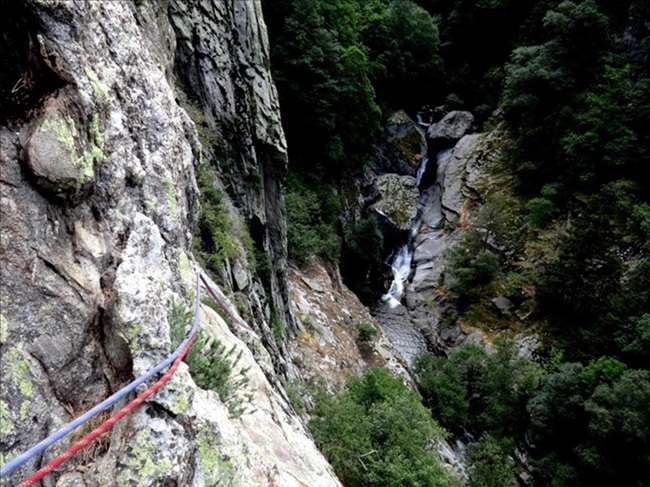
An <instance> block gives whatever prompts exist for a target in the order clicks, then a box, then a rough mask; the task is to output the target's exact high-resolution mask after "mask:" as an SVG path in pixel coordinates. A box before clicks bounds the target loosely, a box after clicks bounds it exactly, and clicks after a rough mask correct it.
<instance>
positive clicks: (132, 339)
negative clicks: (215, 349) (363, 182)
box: [0, 0, 340, 487]
mask: <svg viewBox="0 0 650 487" xmlns="http://www.w3.org/2000/svg"><path fill="white" fill-rule="evenodd" d="M217 7H218V9H217V10H214V8H217ZM183 8H186V9H187V10H183ZM194 8H196V9H199V8H200V9H203V10H200V12H201V13H202V15H203V16H204V18H203V19H202V21H203V22H205V23H210V22H212V23H213V24H214V25H213V30H210V31H208V30H204V27H202V26H201V25H200V24H192V22H194V21H195V20H196V19H195V18H194V19H193V18H192V16H191V15H190V13H189V12H190V11H192V9H194ZM169 13H171V17H172V19H173V20H174V22H175V28H176V33H178V31H179V27H178V25H176V22H177V21H178V19H179V18H182V17H183V15H185V13H186V14H187V16H188V17H189V18H188V19H186V22H185V24H183V23H181V25H193V27H192V28H193V29H194V31H193V32H192V36H193V39H194V41H195V42H197V44H196V45H198V46H199V47H198V48H197V49H198V50H199V51H200V52H203V51H202V50H203V49H204V48H205V46H206V45H208V44H211V45H212V46H216V47H215V49H218V48H220V46H221V47H223V46H224V45H225V44H223V43H222V40H223V39H228V40H229V41H230V42H231V44H229V45H230V46H231V47H237V46H240V47H241V49H240V50H237V49H230V50H229V51H228V52H226V53H225V54H224V55H223V57H221V58H219V59H221V61H223V62H226V60H227V59H229V61H228V62H229V63H230V65H231V66H232V67H233V70H235V69H240V70H241V72H243V73H246V75H245V76H244V78H246V77H247V76H248V77H249V78H250V79H249V80H250V83H248V84H237V85H236V89H235V91H234V92H236V93H237V96H236V97H235V98H234V99H233V100H229V99H228V97H226V98H223V99H219V101H218V102H215V106H216V105H219V104H223V105H219V106H223V107H226V108H224V110H225V111H226V112H228V110H229V112H228V113H235V110H236V113H237V114H238V115H239V116H240V117H242V118H243V119H244V120H245V125H246V126H247V127H249V129H248V132H246V131H243V132H244V133H246V134H248V135H249V136H250V144H249V145H248V146H246V147H248V149H247V151H248V152H245V153H243V154H240V155H237V154H236V153H233V160H239V161H244V162H242V164H245V165H246V164H247V166H246V167H249V166H250V165H251V164H252V165H254V167H255V168H257V169H259V170H260V171H261V173H262V178H261V179H262V187H263V190H262V189H260V190H258V191H256V192H254V195H253V196H251V198H250V199H249V200H248V201H249V203H248V206H246V207H245V215H246V217H248V218H249V219H253V220H254V219H255V218H257V219H258V220H259V222H260V228H261V230H260V235H261V236H257V239H256V242H259V243H260V244H261V246H262V248H268V249H269V250H270V252H271V253H272V255H273V261H274V265H275V266H276V271H278V269H279V268H280V267H281V266H282V265H283V262H284V261H283V254H282V251H283V247H282V246H283V242H284V240H283V227H282V225H283V223H282V219H279V218H277V216H278V215H279V214H281V212H282V205H281V200H280V199H278V198H280V197H279V196H278V195H279V183H278V179H277V177H276V176H277V174H279V173H281V171H282V170H283V169H282V168H283V164H284V163H286V158H285V156H284V150H283V137H282V134H281V131H280V129H279V125H278V124H277V113H275V115H274V112H275V110H276V108H277V106H276V104H275V103H276V102H275V101H274V100H276V98H275V94H274V89H273V87H272V84H271V82H270V76H269V75H268V69H267V68H268V66H267V64H268V63H265V61H264V59H263V57H262V58H256V57H254V56H253V57H251V58H246V59H242V56H243V54H242V53H244V52H245V51H246V49H249V50H250V51H251V52H265V49H266V47H265V45H266V44H265V43H266V37H265V31H264V27H263V22H262V20H261V18H260V17H259V15H257V14H259V3H258V2H236V1H233V2H231V3H227V4H224V3H219V4H218V5H217V4H216V3H215V4H213V3H212V2H207V1H205V2H196V4H193V3H190V2H188V3H181V2H174V3H169V2H167V1H165V0H161V1H153V0H149V1H147V2H133V1H130V0H115V1H110V2H108V1H107V2H86V1H83V0H74V1H67V0H66V1H63V0H33V1H26V2H21V3H20V6H19V8H16V9H15V10H12V12H11V13H9V14H8V16H9V19H10V20H9V21H7V22H8V24H9V25H16V26H20V28H14V27H12V28H11V29H9V30H8V31H7V32H9V33H10V34H11V35H9V34H8V35H7V36H5V37H4V40H6V41H7V42H6V45H5V46H4V48H3V50H2V53H0V57H1V58H2V59H1V61H2V63H1V65H2V66H10V69H9V71H8V73H9V74H10V75H8V74H6V73H2V74H1V75H0V92H1V93H5V94H6V93H11V96H10V99H8V101H5V102H4V103H6V104H8V105H7V106H8V107H9V109H8V110H3V112H2V116H1V118H0V164H1V165H0V224H1V227H0V258H1V259H2V266H1V267H0V273H1V274H0V282H1V286H0V354H1V355H2V361H1V364H0V374H1V375H0V382H1V383H2V385H3V386H2V388H0V421H1V422H2V425H1V426H2V436H1V437H0V454H1V455H0V463H3V464H4V463H5V462H6V461H8V460H10V459H11V458H13V457H15V456H16V455H17V454H19V453H21V452H23V451H25V450H26V449H28V448H29V447H31V446H32V445H34V444H36V443H37V442H39V441H40V440H42V439H43V438H45V437H46V436H47V435H48V434H50V433H52V432H53V431H55V430H57V429H58V428H59V427H60V426H62V425H63V424H65V423H67V422H69V421H70V420H71V419H72V418H73V417H74V416H77V415H79V414H80V413H81V412H83V411H85V410H87V409H89V408H90V407H92V406H94V405H95V404H97V403H98V402H100V401H101V400H102V399H104V398H106V397H107V396H109V395H110V394H112V393H113V392H115V391H116V390H118V389H119V388H120V387H122V386H123V385H124V384H126V383H128V382H130V381H131V380H132V379H133V378H134V377H137V376H140V375H141V374H142V373H144V372H146V371H147V370H149V369H150V368H152V366H154V365H155V364H157V363H159V362H160V361H162V360H163V359H164V358H165V357H167V356H168V355H169V353H170V352H169V351H170V345H171V344H170V340H171V339H170V328H169V324H168V318H169V315H170V301H171V300H172V299H173V300H176V301H182V302H188V303H189V302H191V297H192V295H193V294H194V284H193V270H194V269H196V268H197V265H196V263H194V262H193V257H192V253H191V248H192V235H193V231H194V228H195V226H196V219H197V215H198V212H199V208H198V192H197V185H196V182H195V176H194V169H195V166H196V165H197V164H198V163H199V162H200V160H201V158H202V156H203V149H202V147H201V145H200V144H199V139H198V137H197V131H196V126H195V124H194V123H193V122H192V120H191V119H190V118H189V117H188V115H187V114H186V112H185V111H184V110H183V109H182V108H181V107H180V106H179V104H178V101H177V100H178V98H179V93H178V92H177V91H175V88H174V86H173V85H172V83H171V80H172V79H173V75H172V72H173V71H172V67H173V66H174V53H175V52H176V47H175V43H176V34H175V31H174V29H173V28H172V26H171V25H170V23H169V21H168V18H169V17H168V14H169ZM224 18H226V19H228V22H225V23H223V22H222V20H223V19H224ZM192 19H193V20H192ZM210 19H212V20H210ZM3 22H4V21H3ZM3 25H4V24H3ZM233 25H237V26H240V28H239V29H238V30H236V31H233V30H232V28H231V27H232V26H233ZM215 32H216V33H218V35H219V36H220V37H217V38H216V39H212V38H211V36H212V35H213V34H215ZM233 32H236V35H235V34H234V33H233ZM215 35H216V34H215ZM185 40H186V39H185V38H183V37H182V36H181V37H180V40H179V42H185ZM257 43H259V45H260V46H262V47H256V48H253V47H251V46H254V45H256V44H257ZM14 55H15V56H14ZM234 55H237V57H233V56H234ZM243 57H244V58H245V56H243ZM16 59H18V60H19V61H15V60H16ZM21 63H23V64H21ZM219 66H220V67H219V69H221V68H222V67H223V66H221V65H219ZM12 69H13V70H14V71H12ZM223 69H224V70H226V68H225V67H224V68H223ZM226 71H227V70H226ZM15 73H18V76H21V78H20V79H21V80H22V81H21V82H20V83H18V84H16V79H15V78H14V74H15ZM250 73H257V74H259V73H263V74H262V75H260V76H262V79H266V80H267V84H266V85H265V84H264V83H261V84H260V83H259V81H260V78H259V77H258V76H257V75H255V74H250ZM264 73H265V74H264ZM224 76H225V79H228V77H229V76H230V75H229V74H226V75H224ZM207 79H208V78H206V80H207ZM213 83H215V90H218V88H216V87H217V86H218V84H219V82H217V78H215V79H213ZM233 89H234V88H233ZM12 90H13V91H12ZM209 93H211V95H210V96H216V91H214V92H209ZM242 100H248V101H249V102H250V104H249V105H247V104H246V103H243V104H242ZM253 100H255V103H256V106H255V108H254V109H253ZM231 102H232V103H231ZM229 103H230V104H229ZM274 120H275V121H274ZM251 151H254V152H255V153H256V155H257V158H256V159H251V158H250V152H251ZM267 163H268V164H267ZM251 167H252V166H251ZM238 169H241V167H240V168H238ZM241 177H243V176H241ZM247 194H248V193H247ZM278 202H279V203H278ZM253 215H254V216H253ZM237 274H238V275H239V279H238V282H239V285H240V286H244V284H243V283H244V282H245V281H246V279H245V276H244V277H242V275H241V273H240V272H239V271H237ZM280 276H281V273H280V272H279V271H278V272H276V276H275V277H274V284H273V286H274V296H276V298H277V303H276V306H278V307H279V308H280V309H282V308H283V307H287V308H288V300H287V296H288V293H287V292H285V291H283V288H282V286H283V284H282V282H281V281H282V278H281V277H280ZM256 285H257V284H252V283H251V281H250V280H248V281H247V285H246V286H245V287H247V288H249V287H250V288H253V287H255V286H256ZM215 288H217V289H218V286H215ZM224 299H225V297H224ZM225 301H226V302H227V303H228V308H229V311H230V313H232V314H234V315H237V313H238V311H237V307H236V306H234V305H233V304H232V302H231V301H229V300H227V299H225ZM260 308H261V306H260ZM266 311H268V309H267V310H266ZM253 317H254V318H255V320H254V321H255V323H254V325H255V326H254V327H253V326H244V325H243V324H242V323H240V322H237V323H236V324H235V325H232V326H233V328H232V330H231V329H230V328H229V327H228V326H226V325H225V324H224V323H223V322H222V321H221V320H220V319H219V318H218V317H217V316H216V314H215V313H213V312H212V311H211V310H209V309H207V308H204V309H203V310H202V329H204V331H205V333H208V334H209V335H210V336H213V337H215V338H218V339H219V340H220V341H222V342H223V343H224V344H228V345H232V346H234V347H235V350H240V351H241V353H242V359H241V362H240V365H241V366H246V367H249V370H248V371H247V372H245V373H246V374H247V376H248V379H249V383H250V389H249V390H248V391H247V392H248V393H250V394H251V396H250V400H247V401H249V402H248V404H249V405H250V412H249V413H247V414H244V415H242V416H241V417H237V416H236V415H234V414H232V413H231V412H230V411H229V410H228V407H227V405H226V404H224V402H223V401H222V400H221V399H220V398H219V396H218V395H217V394H216V393H215V392H213V391H207V390H202V389H200V388H198V387H197V386H196V384H195V383H194V381H193V379H192V378H191V375H190V373H189V372H188V369H187V367H186V366H185V365H183V364H181V367H180V369H179V371H178V372H177V375H175V376H174V377H173V378H172V380H171V381H170V382H169V383H168V384H167V385H166V386H165V387H164V388H163V389H162V390H161V391H159V392H158V393H156V394H155V395H154V396H152V397H151V398H149V399H148V400H147V401H146V402H145V403H144V404H143V405H142V406H141V407H140V408H138V409H137V410H136V411H135V412H134V413H133V414H132V415H130V416H127V417H126V418H124V419H122V420H121V421H119V422H118V423H117V424H116V426H115V427H114V429H112V430H111V431H110V432H109V433H106V434H104V435H102V437H101V438H100V441H98V442H97V443H96V444H94V445H93V446H92V447H91V448H90V450H84V452H85V453H84V454H79V455H77V456H75V457H74V458H72V459H71V460H70V461H69V462H68V463H67V464H64V465H63V466H62V467H60V469H59V470H58V471H56V472H54V473H53V474H51V475H50V476H49V477H48V478H47V480H46V481H45V483H44V485H48V486H59V487H61V486H85V487H91V486H92V487H94V486H97V487H99V486H102V487H104V486H120V487H121V486H129V485H133V486H135V485H137V486H160V485H183V486H192V487H199V486H216V485H245V486H249V485H250V486H257V485H259V486H264V485H278V486H338V485H340V483H339V482H338V480H337V479H336V477H335V476H334V474H333V472H332V470H331V468H330V466H329V465H328V464H327V462H326V461H325V459H324V458H323V456H322V455H321V454H320V452H319V451H318V450H317V449H316V447H315V445H314V444H313V442H312V440H311V437H310V436H309V434H308V432H307V431H306V429H305V427H304V426H303V424H302V422H301V420H300V419H299V418H298V416H297V415H296V413H295V412H294V411H293V408H292V407H291V406H290V404H289V403H288V402H287V400H286V398H285V393H284V391H283V390H282V389H281V388H279V387H278V386H277V384H278V383H279V380H278V378H277V377H276V376H275V372H274V369H277V366H276V364H275V363H274V362H273V358H272V356H271V355H270V354H269V353H268V351H267V348H268V344H267V343H266V342H267V339H266V338H265V335H264V333H263V332H258V331H257V330H258V329H259V328H260V327H262V325H264V326H266V330H268V325H266V322H265V320H266V317H265V316H264V315H261V316H257V315H255V316H251V318H253ZM260 323H261V324H262V325H260ZM241 392H242V393H243V392H244V391H241ZM129 399H130V398H129ZM123 405H124V404H123V403H122V404H118V406H119V407H121V406H123ZM102 418H103V419H105V418H106V415H103V416H102ZM96 424H98V423H94V424H93V426H95V425H96ZM85 432H86V431H84V432H83V433H85ZM76 435H77V433H75V434H74V435H71V436H70V437H67V438H64V439H63V440H62V441H60V442H59V443H57V444H56V445H55V446H53V447H51V448H48V449H47V450H46V452H45V453H44V454H43V455H39V456H37V457H35V458H33V459H31V460H29V461H28V462H27V463H26V464H25V466H23V467H22V468H20V469H18V470H16V471H15V472H13V473H11V474H10V475H9V476H8V477H6V478H3V479H2V481H3V483H5V482H6V483H7V485H16V484H18V482H19V481H20V480H21V479H22V478H24V477H25V476H26V475H28V474H30V473H32V472H34V471H36V470H37V469H38V468H39V467H40V466H42V465H44V464H45V463H46V462H47V461H48V460H49V459H51V458H52V457H53V456H54V455H56V454H58V453H60V452H61V451H63V450H64V449H65V448H66V447H67V446H69V444H70V442H71V440H72V436H75V438H74V439H78V438H77V437H76Z"/></svg>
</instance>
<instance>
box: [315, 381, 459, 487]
mask: <svg viewBox="0 0 650 487" xmlns="http://www.w3.org/2000/svg"><path fill="white" fill-rule="evenodd" d="M313 413H314V414H313V419H312V421H310V423H309V427H310V430H311V431H312V433H313V435H314V438H315V440H316V443H317V445H318V447H319V448H320V450H321V451H322V452H323V453H324V454H325V456H326V458H327V459H328V460H329V461H330V463H331V464H332V466H333V467H334V469H335V471H336V473H337V475H338V476H339V478H340V479H341V481H342V482H343V484H344V485H346V486H347V487H357V486H359V487H360V486H363V487H375V486H376V487H399V486H408V485H412V486H422V487H438V486H440V487H442V486H445V487H448V486H450V485H454V483H453V480H452V479H451V478H450V477H449V475H448V474H447V472H446V471H445V469H444V467H442V465H441V464H440V462H439V461H438V458H437V456H436V452H435V444H436V441H438V440H440V439H441V438H442V437H443V436H444V432H443V430H442V429H441V428H440V427H439V426H438V425H437V424H436V422H435V421H434V420H433V419H432V418H431V413H430V412H429V411H428V410H427V409H426V408H425V407H424V406H422V404H420V402H419V399H418V397H417V395H416V394H415V393H414V392H413V391H412V390H410V389H408V388H407V387H406V386H405V385H404V383H403V382H402V380H401V379H399V378H397V377H393V376H392V375H391V374H390V372H388V371H387V370H386V369H382V368H374V369H371V370H369V371H368V372H366V374H365V375H364V376H363V377H361V378H356V379H352V380H351V381H349V382H348V384H347V390H346V391H345V392H344V393H342V394H340V395H338V396H331V395H327V394H324V393H320V394H318V395H317V396H316V407H315V409H314V412H313Z"/></svg>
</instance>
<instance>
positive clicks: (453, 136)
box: [427, 111, 474, 150]
mask: <svg viewBox="0 0 650 487" xmlns="http://www.w3.org/2000/svg"><path fill="white" fill-rule="evenodd" d="M473 122H474V116H473V115H472V114H471V113H470V112H462V111H453V112H449V113H448V114H446V115H445V116H444V117H442V120H440V121H439V122H436V123H434V124H433V125H431V126H430V127H429V128H428V129H427V140H428V142H429V150H432V149H433V150H438V149H440V148H443V147H451V146H453V145H454V144H455V143H456V141H457V140H459V139H460V138H461V137H462V136H463V135H465V133H466V132H467V130H468V129H469V128H470V127H471V125H472V123H473Z"/></svg>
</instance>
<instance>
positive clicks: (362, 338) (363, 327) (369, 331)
mask: <svg viewBox="0 0 650 487" xmlns="http://www.w3.org/2000/svg"><path fill="white" fill-rule="evenodd" d="M357 331H358V332H359V336H358V337H357V341H358V342H371V341H372V340H373V339H374V338H375V337H376V336H377V334H378V333H379V332H378V331H377V328H375V327H374V326H372V325H371V324H370V323H359V324H358V325H357Z"/></svg>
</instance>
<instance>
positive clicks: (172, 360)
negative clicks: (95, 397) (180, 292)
mask: <svg viewBox="0 0 650 487" xmlns="http://www.w3.org/2000/svg"><path fill="white" fill-rule="evenodd" d="M200 280H202V281H203V282H204V283H205V285H206V287H207V288H208V289H209V286H208V284H207V282H206V280H205V278H204V277H203V276H202V274H201V271H197V273H196V301H195V310H194V320H193V322H192V328H191V330H190V332H189V334H188V336H187V338H185V340H183V342H181V344H180V345H179V346H178V347H177V348H176V350H175V351H174V353H172V354H171V355H170V356H169V357H168V358H167V359H165V360H164V361H162V362H160V363H159V364H158V365H156V366H155V367H154V368H152V369H151V370H150V371H149V372H147V373H146V374H144V375H142V376H140V377H138V378H137V379H136V380H134V381H133V382H131V383H130V384H128V385H126V386H125V387H123V388H122V389H120V390H119V391H117V392H116V393H115V394H113V395H112V396H110V397H109V398H107V399H105V400H104V401H102V402H101V403H99V404H98V405H97V406H95V407H94V408H92V409H90V410H89V411H87V412H86V413H84V414H82V415H81V416H79V417H78V418H77V419H75V420H74V421H72V422H70V423H68V424H67V425H66V426H64V427H63V428H61V429H59V430H58V431H56V432H54V433H53V434H51V435H50V436H48V437H47V438H46V439H44V440H43V441H41V442H40V443H38V444H37V445H35V446H33V447H32V448H30V449H29V450H27V451H25V452H24V453H21V454H20V455H18V456H17V457H15V458H14V459H12V460H11V461H10V462H8V463H6V464H5V465H3V466H2V467H0V478H2V477H4V476H5V475H7V474H9V473H10V472H12V471H13V470H15V469H17V468H18V467H20V466H22V465H24V464H25V462H27V461H28V460H29V459H30V458H33V457H34V456H36V455H39V454H41V453H43V452H44V451H45V449H46V448H48V447H49V446H51V445H53V444H54V443H56V442H57V441H59V440H60V439H62V438H63V437H65V436H66V435H68V434H69V433H71V432H72V431H74V430H75V429H76V428H78V427H79V426H80V425H82V424H84V423H86V422H88V421H89V420H91V419H92V418H94V417H95V416H97V415H98V414H99V413H101V412H102V411H104V410H105V409H107V408H108V407H110V406H112V405H113V404H115V403H116V402H117V401H119V400H120V399H122V398H124V397H125V396H126V395H127V394H129V393H130V392H131V391H133V390H134V389H135V388H136V387H138V386H139V385H140V384H142V383H143V382H145V381H147V380H148V379H150V378H151V377H153V376H154V375H156V374H157V373H158V372H160V371H161V370H162V369H164V368H165V367H167V366H169V365H170V364H171V367H170V369H169V370H168V371H167V373H166V374H165V375H164V376H163V377H161V378H160V379H159V380H158V381H157V382H156V383H155V384H153V385H152V386H151V387H149V388H148V389H147V390H146V391H145V392H143V393H142V394H141V395H140V396H138V397H137V398H136V399H134V400H133V401H131V402H130V403H129V404H128V405H126V406H125V407H124V408H122V409H121V410H120V411H119V412H118V413H116V414H115V415H114V416H112V417H111V418H109V419H108V420H107V421H105V422H104V423H102V424H101V425H100V426H98V427H97V428H95V429H94V430H93V431H91V432H90V433H88V434H87V435H86V436H84V437H83V438H82V439H81V440H79V441H77V442H76V443H74V444H73V445H72V446H71V447H70V448H68V449H67V450H66V451H65V452H63V453H62V454H61V455H59V456H57V457H56V458H54V459H53V460H52V461H50V462H49V463H48V464H47V465H45V466H44V467H43V468H41V469H40V470H39V471H38V472H36V473H34V474H33V475H31V476H29V477H28V478H27V479H25V480H24V481H23V482H21V483H20V484H19V487H27V486H31V485H33V484H34V483H35V482H37V481H39V480H40V479H42V478H43V477H44V476H45V475H47V474H49V473H51V472H52V471H53V470H54V469H55V468H56V467H57V466H59V465H60V464H62V463H63V462H65V461H66V460H67V459H69V458H70V457H71V456H72V455H74V454H75V453H77V452H78V451H79V450H81V449H82V448H84V447H85V446H86V445H88V444H89V443H90V442H92V441H93V440H94V439H95V438H97V437H98V436H99V435H101V434H102V433H104V432H105V431H107V430H108V429H110V428H111V427H112V426H113V424H115V422H117V421H118V420H119V419H121V418H122V417H124V416H126V415H127V414H129V413H130V412H131V411H133V410H134V409H135V408H136V407H137V406H139V405H140V404H142V403H143V402H144V401H145V400H146V399H147V398H148V397H150V396H151V395H152V394H153V393H155V392H156V391H157V390H158V389H160V388H161V387H162V386H163V385H164V384H165V382H167V381H168V380H169V379H170V378H171V376H172V375H173V374H174V372H176V369H177V368H178V365H179V364H180V362H181V361H182V360H183V357H184V356H185V354H186V353H187V351H188V350H189V348H190V347H191V346H192V343H193V341H194V339H195V338H196V332H197V331H198V328H199V304H200V302H201V301H200V296H201V288H200ZM211 294H212V293H211ZM212 295H213V296H214V294H212ZM219 304H222V303H219Z"/></svg>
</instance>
